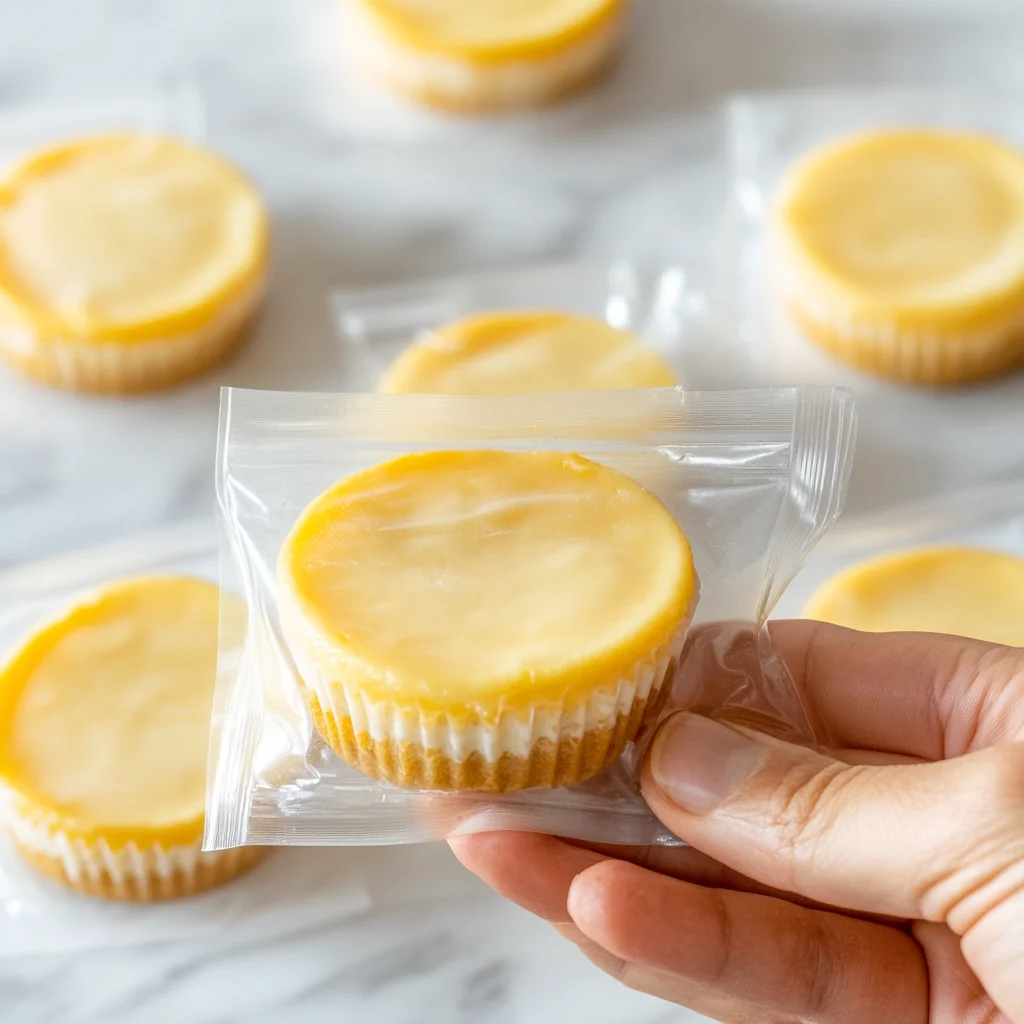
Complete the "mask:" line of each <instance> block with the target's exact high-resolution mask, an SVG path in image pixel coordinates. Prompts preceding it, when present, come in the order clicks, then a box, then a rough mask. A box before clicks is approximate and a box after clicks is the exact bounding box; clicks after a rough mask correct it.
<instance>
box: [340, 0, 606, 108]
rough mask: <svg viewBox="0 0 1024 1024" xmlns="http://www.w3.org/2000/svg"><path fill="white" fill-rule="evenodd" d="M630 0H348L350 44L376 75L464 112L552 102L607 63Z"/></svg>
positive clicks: (398, 87)
mask: <svg viewBox="0 0 1024 1024" xmlns="http://www.w3.org/2000/svg"><path fill="white" fill-rule="evenodd" d="M625 8H626V4H625V0H487V2H486V3H481V2H478V0H430V2H424V0H346V13H347V14H348V18H347V19H346V22H345V42H346V44H347V49H348V51H349V53H350V54H351V57H352V59H353V61H354V63H355V64H356V65H357V66H359V67H360V68H362V69H364V70H365V71H366V73H367V74H368V75H369V76H371V77H372V78H374V79H376V80H378V81H381V82H383V83H384V84H385V85H386V86H388V87H390V88H391V89H393V90H394V91H396V92H398V93H401V94H403V95H406V96H409V97H411V98H412V99H415V100H417V101H419V102H421V103H424V104H427V105H428V106H432V107H438V108H441V109H444V110H451V111H460V112H467V113H468V112H484V111H501V110H512V109H517V108H522V107H533V106H537V105H539V104H543V103H548V102H550V101H552V100H555V99H558V98H560V97H562V96H564V95H566V94H568V93H572V92H575V91H576V90H578V89H580V88H582V87H584V86H586V85H588V84H590V83H591V82H592V81H594V80H595V79H596V78H598V77H599V76H600V75H601V74H602V73H603V72H604V71H605V70H606V69H607V68H608V66H609V64H610V63H611V60H612V58H613V56H614V55H615V52H616V50H617V48H618V45H619V41H620V38H621V35H622V27H623V22H624V20H625Z"/></svg>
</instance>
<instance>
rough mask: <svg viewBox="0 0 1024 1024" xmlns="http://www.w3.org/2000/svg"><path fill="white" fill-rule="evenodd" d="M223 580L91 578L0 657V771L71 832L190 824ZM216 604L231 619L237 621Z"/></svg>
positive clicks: (180, 829)
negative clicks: (80, 594)
mask: <svg viewBox="0 0 1024 1024" xmlns="http://www.w3.org/2000/svg"><path fill="white" fill-rule="evenodd" d="M219 593H220V592H219V590H218V588H217V587H216V586H214V585H213V584H210V583H205V582H202V581H200V580H194V579H188V578H183V577H167V578H152V579H136V580H130V581H126V582H124V583H119V584H116V585H114V586H111V587H108V588H106V589H104V590H101V591H98V592H97V593H95V594H94V595H92V596H90V597H87V598H85V599H83V600H81V601H80V602H79V603H78V604H76V605H75V606H74V607H72V608H71V609H70V610H68V611H67V612H65V613H64V614H63V615H61V616H60V618H58V619H55V620H54V621H52V622H51V623H50V624H49V625H47V626H45V627H44V628H43V629H41V630H40V631H39V632H37V633H36V634H35V635H34V636H32V637H31V638H30V639H29V640H28V641H27V642H25V643H24V644H23V645H22V646H21V647H20V648H19V649H18V650H17V651H15V652H14V654H13V656H12V657H11V658H10V660H9V661H8V662H7V664H6V665H5V666H4V667H3V668H2V669H0V782H3V783H4V784H5V785H6V786H7V787H8V788H9V789H10V790H11V792H12V793H13V795H14V797H15V798H16V799H17V800H18V802H19V805H20V810H21V812H22V813H27V814H30V815H32V816H33V817H35V818H36V819H37V820H38V821H39V822H40V823H44V824H46V825H49V826H50V827H51V828H60V829H62V830H64V831H66V832H68V833H69V834H70V835H72V836H80V837H84V838H88V839H94V840H95V839H100V838H102V839H106V840H107V842H109V843H110V844H111V846H112V847H116V846H120V845H123V844H124V843H127V842H130V841H135V842H137V843H140V844H141V843H144V842H153V841H160V842H162V843H164V844H167V845H171V844H175V843H182V844H185V843H190V842H193V841H195V840H196V839H198V838H199V836H200V835H201V833H202V827H203V810H204V799H205V789H206V752H207V745H208V742H209V734H210V714H211V707H212V701H213V687H214V680H215V676H216V668H217V631H218V605H219ZM240 605H241V602H230V603H226V604H225V615H226V617H227V619H228V620H230V621H231V623H232V624H231V625H230V626H229V627H228V628H232V629H238V630H239V631H240V628H241V626H240V624H241V622H242V621H244V610H243V609H242V608H241V607H240Z"/></svg>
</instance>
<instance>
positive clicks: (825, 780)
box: [768, 761, 866, 866]
mask: <svg viewBox="0 0 1024 1024" xmlns="http://www.w3.org/2000/svg"><path fill="white" fill-rule="evenodd" d="M865 770H866V769H865V768H863V767H861V766H854V765H846V764H842V763H840V762H836V761H829V762H824V763H815V764H811V765H808V764H798V765H795V766H793V767H791V768H790V769H789V770H788V771H787V772H786V773H785V775H784V776H783V778H782V779H781V781H780V783H779V785H778V787H777V788H776V791H775V794H774V799H773V800H772V802H771V808H770V812H769V813H770V817H771V820H770V821H769V822H768V825H769V827H771V828H772V830H773V832H774V834H775V841H776V844H777V845H778V847H779V852H780V853H782V854H783V855H784V856H786V857H787V859H788V860H789V861H790V862H791V863H793V864H794V866H797V865H801V864H806V863H807V862H808V861H810V860H812V859H813V858H814V855H815V852H816V851H817V849H818V848H819V846H820V844H821V843H822V841H823V838H824V836H826V835H827V833H828V832H829V830H830V829H831V828H832V827H833V826H834V825H835V823H836V820H837V818H838V816H839V815H840V813H841V811H842V808H843V806H844V805H845V803H846V801H845V799H844V797H845V793H846V790H847V789H849V788H850V787H851V786H852V785H854V784H855V783H856V781H857V780H858V779H859V778H860V777H861V775H862V773H863V772H864V771H865Z"/></svg>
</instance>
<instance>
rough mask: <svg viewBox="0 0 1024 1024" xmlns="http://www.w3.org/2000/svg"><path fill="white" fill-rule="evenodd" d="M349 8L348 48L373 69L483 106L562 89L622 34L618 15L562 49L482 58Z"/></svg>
mask: <svg viewBox="0 0 1024 1024" xmlns="http://www.w3.org/2000/svg"><path fill="white" fill-rule="evenodd" d="M345 9H346V14H347V17H346V19H345V28H344V39H345V43H346V48H347V49H348V51H349V53H350V55H351V58H352V60H353V61H354V62H355V63H356V64H358V65H360V66H361V67H363V68H365V70H366V71H367V72H368V73H369V74H371V75H373V76H374V77H377V78H381V79H383V80H384V81H386V82H389V83H391V84H392V85H394V86H396V87H397V88H398V89H399V90H401V91H403V92H409V93H413V94H418V93H427V94H430V93H435V94H437V95H440V96H449V97H451V98H452V100H453V101H455V102H468V103H470V104H473V105H476V104H479V105H480V106H516V105H526V104H529V103H531V102H537V101H539V100H543V99H544V98H546V97H549V96H554V95H557V94H558V93H559V92H560V91H562V90H563V89H566V88H569V87H570V86H572V85H573V84H575V83H576V82H579V81H581V80H583V79H585V78H586V77H587V76H588V75H589V74H590V73H591V72H593V71H595V70H596V69H597V68H598V67H600V66H601V65H602V64H604V63H605V62H606V61H607V60H609V59H610V57H611V56H612V54H613V53H614V51H615V48H616V46H617V45H618V42H619V38H620V36H621V17H613V18H610V19H609V20H608V21H607V22H606V23H604V24H602V25H600V26H599V27H598V28H596V29H595V30H594V31H593V32H592V33H590V34H588V35H587V36H586V37H584V38H583V39H582V40H580V41H579V42H576V43H573V44H571V45H569V46H568V47H567V48H566V49H564V50H562V51H559V52H557V53H552V54H548V55H545V56H543V57H536V58H532V59H520V60H508V61H496V62H493V63H491V62H477V61H473V60H471V59H469V58H458V57H453V56H450V55H447V54H438V53H423V52H421V51H418V50H413V49H410V48H408V47H405V46H402V45H401V44H400V43H398V42H396V41H395V40H394V39H392V38H391V37H390V36H388V35H386V34H385V33H384V32H382V31H381V30H380V28H379V27H378V26H377V25H376V24H375V23H374V21H373V19H372V17H370V16H368V15H367V14H366V13H365V12H363V11H360V10H359V5H358V4H346V5H345Z"/></svg>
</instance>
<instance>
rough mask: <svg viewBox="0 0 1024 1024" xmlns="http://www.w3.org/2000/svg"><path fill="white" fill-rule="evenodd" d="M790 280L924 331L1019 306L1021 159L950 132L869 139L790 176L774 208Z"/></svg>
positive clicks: (1022, 298)
mask: <svg viewBox="0 0 1024 1024" xmlns="http://www.w3.org/2000/svg"><path fill="white" fill-rule="evenodd" d="M778 220H779V226H780V228H781V238H782V240H783V243H784V245H785V246H786V253H787V255H789V256H790V257H791V258H794V259H795V260H796V261H797V272H798V273H802V275H803V276H804V277H805V278H806V279H808V281H809V283H811V284H812V285H813V287H815V288H824V289H825V290H826V293H827V294H830V295H831V298H832V300H833V301H836V302H844V303H846V304H847V305H849V306H852V307H854V308H855V309H858V310H865V311H872V312H874V313H876V314H887V315H891V316H893V317H896V318H897V319H899V320H903V321H906V322H908V323H914V322H917V323H919V324H920V325H921V326H927V325H928V324H929V323H930V322H933V321H935V320H936V319H937V318H951V319H952V320H953V321H954V322H957V323H961V322H962V324H963V326H972V325H981V324H984V322H985V321H986V320H987V319H989V318H998V317H1002V316H1006V315H1011V314H1013V313H1016V312H1019V310H1018V307H1019V305H1020V303H1021V302H1024V155H1022V154H1021V153H1020V152H1018V151H1017V150H1015V149H1012V148H1011V147H1009V146H1007V145H1004V144H1002V143H1000V142H998V141H996V140H994V139H989V138H985V137H981V136H977V135H968V134H958V133H954V132H942V131H929V130H924V129H921V130H914V131H879V132H873V133H869V134H864V135H858V136H855V137H852V138H847V139H843V140H841V141H840V142H837V143H832V144H830V145H828V146H825V147H823V148H821V149H819V150H816V151H815V152H813V153H812V154H811V155H810V156H808V157H807V158H806V159H805V160H804V161H803V162H802V163H801V164H799V165H798V167H797V168H796V169H795V170H794V171H793V172H791V174H790V176H789V178H788V180H787V182H786V183H785V185H784V187H783V190H782V193H781V196H780V203H779V210H778Z"/></svg>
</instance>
